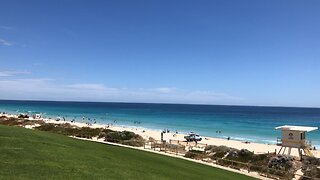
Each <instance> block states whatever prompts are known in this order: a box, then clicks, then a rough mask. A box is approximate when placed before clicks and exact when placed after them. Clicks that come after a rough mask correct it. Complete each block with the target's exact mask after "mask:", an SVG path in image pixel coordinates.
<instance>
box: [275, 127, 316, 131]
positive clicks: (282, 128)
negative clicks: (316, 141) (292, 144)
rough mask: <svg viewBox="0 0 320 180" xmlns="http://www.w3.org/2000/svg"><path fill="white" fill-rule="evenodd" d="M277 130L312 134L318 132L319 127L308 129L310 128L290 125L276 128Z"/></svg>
mask: <svg viewBox="0 0 320 180" xmlns="http://www.w3.org/2000/svg"><path fill="white" fill-rule="evenodd" d="M275 129H281V130H289V131H302V132H310V131H314V130H317V129H318V127H308V126H289V125H283V126H279V127H276V128H275Z"/></svg>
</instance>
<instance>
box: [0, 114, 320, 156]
mask: <svg viewBox="0 0 320 180" xmlns="http://www.w3.org/2000/svg"><path fill="white" fill-rule="evenodd" d="M0 115H2V116H6V117H15V118H17V117H18V115H15V114H0ZM28 120H43V121H44V122H46V123H52V124H64V123H69V124H72V125H75V126H78V127H90V128H107V129H110V130H114V131H131V132H134V133H135V134H138V135H140V136H141V137H143V138H144V139H147V140H148V139H149V138H153V139H155V140H160V139H161V131H157V130H152V129H147V128H143V127H139V126H136V127H132V126H124V125H123V126H119V125H113V124H112V125H110V124H109V125H108V124H98V123H97V124H92V125H88V124H86V123H82V122H70V121H67V120H66V121H63V120H60V121H56V120H54V119H48V118H32V117H29V118H28ZM30 128H32V127H30ZM185 135H186V134H180V133H178V134H176V133H173V132H169V133H164V134H163V140H165V141H167V142H169V141H170V140H174V141H185V139H184V136H185ZM275 138H276V137H275ZM199 144H206V145H215V146H227V147H229V148H235V149H239V150H240V149H247V150H249V151H251V152H254V153H255V154H265V153H274V152H277V153H278V152H279V150H280V148H281V146H277V145H273V144H262V143H253V142H242V141H237V140H231V139H230V140H228V139H222V138H216V137H207V136H203V137H202V141H200V142H199ZM311 152H312V153H313V154H314V156H315V157H317V158H320V151H319V150H311ZM285 154H286V153H285ZM291 155H292V156H295V157H298V156H299V153H298V149H293V150H292V152H291Z"/></svg>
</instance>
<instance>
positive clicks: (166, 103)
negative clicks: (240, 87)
mask: <svg viewBox="0 0 320 180" xmlns="http://www.w3.org/2000/svg"><path fill="white" fill-rule="evenodd" d="M0 101H30V102H32V101H33V102H71V103H72V102H74V103H119V104H121V103H123V104H125V103H126V104H159V105H161V104H162V105H196V106H238V107H239V106H242V107H270V108H306V109H320V107H314V106H281V105H279V106H275V105H245V104H243V105H240V104H201V103H198V104H197V103H172V102H131V101H127V102H126V101H90V100H89V101H85V100H32V99H0Z"/></svg>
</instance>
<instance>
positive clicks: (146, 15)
mask: <svg viewBox="0 0 320 180" xmlns="http://www.w3.org/2000/svg"><path fill="white" fill-rule="evenodd" d="M319 7H320V1H318V0H309V1H295V0H287V1H283V0H271V1H266V0H265V1H264V0H250V1H249V0H242V1H239V0H227V1H226V0H219V1H213V0H208V1H205V0H203V1H191V0H174V1H172V0H170V1H147V0H146V1H125V0H121V1H99V0H96V1H80V0H77V1H76V0H64V1H44V0H39V1H33V0H30V1H23V0H21V1H15V0H10V1H9V0H8V1H1V6H0V63H1V66H0V86H1V88H0V99H33V100H76V101H77V100H81V101H125V102H160V103H164V102H168V103H200V104H236V105H273V106H313V107H320V93H319V92H320V23H319V19H320V10H319ZM17 86H19V88H18V87H17Z"/></svg>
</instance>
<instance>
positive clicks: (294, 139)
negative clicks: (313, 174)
mask: <svg viewBox="0 0 320 180" xmlns="http://www.w3.org/2000/svg"><path fill="white" fill-rule="evenodd" d="M275 129H280V130H281V134H282V137H281V138H277V145H278V146H281V148H280V150H279V152H278V154H280V153H281V151H282V150H283V152H282V154H284V153H285V151H286V148H288V155H290V154H291V149H292V148H297V149H298V151H299V156H300V158H301V157H302V152H301V150H303V152H304V154H305V155H306V156H313V154H312V152H311V151H310V148H311V141H308V140H306V132H310V131H314V130H317V129H318V128H317V127H307V126H288V125H284V126H279V127H276V128H275Z"/></svg>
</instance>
